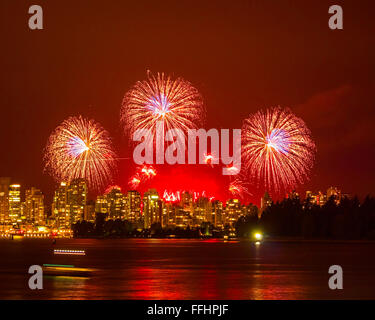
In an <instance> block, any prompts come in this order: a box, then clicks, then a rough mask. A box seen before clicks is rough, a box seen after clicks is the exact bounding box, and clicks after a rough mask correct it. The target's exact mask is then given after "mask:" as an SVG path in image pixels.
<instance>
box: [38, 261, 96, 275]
mask: <svg viewBox="0 0 375 320" xmlns="http://www.w3.org/2000/svg"><path fill="white" fill-rule="evenodd" d="M94 272H95V269H92V268H78V267H75V266H73V265H63V264H43V275H48V276H68V277H90V276H92V275H93V274H94Z"/></svg>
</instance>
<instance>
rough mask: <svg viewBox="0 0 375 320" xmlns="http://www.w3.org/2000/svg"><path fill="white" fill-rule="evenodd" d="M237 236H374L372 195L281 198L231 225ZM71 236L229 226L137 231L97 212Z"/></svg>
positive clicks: (205, 233) (199, 233) (181, 233)
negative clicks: (319, 200)
mask: <svg viewBox="0 0 375 320" xmlns="http://www.w3.org/2000/svg"><path fill="white" fill-rule="evenodd" d="M234 227H235V230H236V235H237V236H238V237H245V238H249V237H251V236H252V233H253V232H254V231H255V230H261V231H262V232H263V233H264V234H265V235H267V236H269V237H304V238H316V239H375V198H374V197H370V196H367V197H366V198H365V199H364V201H363V202H362V203H360V201H359V200H358V198H353V199H348V198H343V199H342V200H341V201H340V203H339V204H336V202H335V199H334V198H331V199H329V200H328V201H327V202H326V203H325V204H324V205H323V206H318V205H315V204H312V203H311V201H310V199H306V200H305V201H303V202H301V201H300V200H299V199H284V200H283V201H280V202H276V203H272V205H271V206H269V207H268V208H267V209H266V210H265V211H264V212H263V213H262V215H261V218H260V219H258V216H257V215H256V214H249V215H246V216H242V217H240V218H239V219H238V221H237V222H236V223H235V225H234ZM72 229H73V234H74V237H155V238H165V237H170V236H174V237H176V238H200V237H223V235H224V234H229V226H226V227H225V229H224V230H223V231H220V230H215V228H214V226H213V225H212V224H210V223H202V225H201V227H200V228H190V227H187V228H178V227H176V228H162V227H161V225H160V224H158V223H155V224H153V225H152V226H151V228H150V229H147V230H142V231H139V230H138V229H137V226H136V225H134V224H132V223H131V222H129V221H126V220H120V219H117V220H107V221H106V219H105V215H104V214H97V215H96V219H95V223H92V222H87V221H80V222H77V223H76V224H74V225H73V227H72Z"/></svg>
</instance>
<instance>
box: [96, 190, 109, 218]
mask: <svg viewBox="0 0 375 320" xmlns="http://www.w3.org/2000/svg"><path fill="white" fill-rule="evenodd" d="M95 213H103V214H105V215H106V216H107V215H108V201H107V197H106V196H105V195H101V196H98V197H97V198H96V201H95Z"/></svg>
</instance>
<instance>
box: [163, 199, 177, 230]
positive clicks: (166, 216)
mask: <svg viewBox="0 0 375 320" xmlns="http://www.w3.org/2000/svg"><path fill="white" fill-rule="evenodd" d="M162 207H163V209H162V221H161V225H162V227H174V226H175V225H176V223H175V220H176V217H175V216H176V205H175V204H173V203H171V202H165V201H163V202H162Z"/></svg>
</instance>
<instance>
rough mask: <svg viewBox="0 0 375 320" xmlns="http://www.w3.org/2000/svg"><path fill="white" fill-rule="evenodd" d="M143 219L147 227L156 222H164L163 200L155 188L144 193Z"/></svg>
mask: <svg viewBox="0 0 375 320" xmlns="http://www.w3.org/2000/svg"><path fill="white" fill-rule="evenodd" d="M143 219H144V227H145V228H146V229H148V228H150V227H151V225H152V224H154V223H160V224H161V223H162V206H161V201H160V199H159V194H158V192H157V191H156V190H155V189H150V190H148V191H147V192H145V193H144V195H143Z"/></svg>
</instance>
